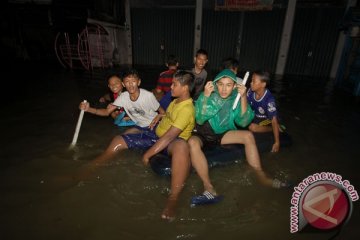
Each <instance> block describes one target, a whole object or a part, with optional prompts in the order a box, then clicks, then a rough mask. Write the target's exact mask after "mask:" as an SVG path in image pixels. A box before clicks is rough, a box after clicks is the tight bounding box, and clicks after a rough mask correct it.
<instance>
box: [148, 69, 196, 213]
mask: <svg viewBox="0 0 360 240" xmlns="http://www.w3.org/2000/svg"><path fill="white" fill-rule="evenodd" d="M193 86H194V75H193V74H192V73H190V72H187V71H178V72H176V73H175V75H174V79H173V82H172V85H171V94H172V96H173V97H176V99H174V100H173V101H172V102H171V103H170V105H169V107H168V108H167V110H166V113H165V115H164V116H162V119H161V121H160V123H159V125H158V126H157V128H156V131H155V132H156V136H155V139H154V140H155V141H156V143H155V144H154V145H153V146H152V147H151V148H150V149H148V150H147V151H146V152H145V153H144V155H143V162H144V164H148V163H149V159H150V158H151V157H152V156H154V155H155V154H157V153H160V152H162V151H164V150H165V151H167V154H169V155H170V156H171V159H172V161H171V169H172V170H171V192H170V195H169V197H168V201H167V204H166V206H165V209H164V210H163V213H162V215H161V217H162V218H163V219H168V220H171V219H173V218H174V216H175V206H176V202H177V199H178V197H179V194H180V192H181V190H182V188H183V186H184V183H185V180H186V178H187V176H188V174H189V170H190V152H189V146H188V143H187V140H188V139H189V138H190V136H191V131H192V130H193V128H194V126H195V108H194V105H193V103H192V98H191V97H190V92H191V90H192V88H193ZM142 137H144V136H142ZM156 138H157V139H156Z"/></svg>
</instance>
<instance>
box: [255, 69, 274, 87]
mask: <svg viewBox="0 0 360 240" xmlns="http://www.w3.org/2000/svg"><path fill="white" fill-rule="evenodd" d="M253 74H256V75H258V76H259V78H260V81H261V82H264V83H266V86H268V85H269V84H270V73H269V72H267V71H263V70H256V71H254V72H253Z"/></svg>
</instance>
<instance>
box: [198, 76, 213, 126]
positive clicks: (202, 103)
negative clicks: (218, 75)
mask: <svg viewBox="0 0 360 240" xmlns="http://www.w3.org/2000/svg"><path fill="white" fill-rule="evenodd" d="M213 91H214V84H213V82H211V81H209V82H207V83H206V84H205V87H204V92H203V94H200V96H199V98H198V99H197V100H196V103H195V108H196V111H195V112H196V116H195V118H196V122H197V123H198V124H200V125H201V124H204V122H206V121H207V120H209V119H210V116H208V111H207V110H208V108H209V107H210V106H208V104H207V102H208V100H209V97H210V95H211V93H212V92H213Z"/></svg>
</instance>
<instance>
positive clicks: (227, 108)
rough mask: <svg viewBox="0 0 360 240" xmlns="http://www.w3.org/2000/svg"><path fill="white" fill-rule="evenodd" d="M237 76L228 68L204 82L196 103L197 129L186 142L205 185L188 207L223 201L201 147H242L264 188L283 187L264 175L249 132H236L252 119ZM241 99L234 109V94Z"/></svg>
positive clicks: (244, 91)
mask: <svg viewBox="0 0 360 240" xmlns="http://www.w3.org/2000/svg"><path fill="white" fill-rule="evenodd" d="M236 80H237V79H236V75H235V74H234V72H232V71H231V70H229V69H225V70H223V71H221V72H220V73H219V74H218V75H217V76H216V77H215V79H214V81H213V82H207V83H206V85H205V89H204V91H203V92H202V93H201V94H200V96H199V98H198V99H197V101H196V103H195V109H196V115H195V119H196V127H195V129H194V132H193V135H192V137H191V138H190V139H189V140H188V143H189V147H190V157H191V163H192V166H193V167H194V169H195V170H196V172H197V174H198V175H199V177H200V179H201V180H202V182H203V185H204V193H203V194H201V195H199V196H195V197H193V198H192V199H191V206H196V205H201V204H208V203H216V202H219V201H220V200H221V199H222V196H219V195H217V193H216V191H215V188H214V186H213V185H212V184H211V181H210V177H209V169H208V162H207V160H206V157H205V155H204V152H203V150H202V149H203V148H209V147H210V148H211V147H214V146H217V145H224V144H244V146H245V154H246V160H247V162H248V163H249V165H250V166H251V167H252V168H253V169H254V170H255V173H256V176H257V178H258V179H259V181H260V182H261V183H262V184H264V185H267V186H272V187H276V188H279V187H282V185H283V184H282V183H281V182H280V181H279V180H277V179H274V180H273V179H271V178H269V177H267V176H266V174H265V172H264V171H263V170H262V167H261V163H260V157H259V152H258V149H257V146H256V143H255V139H254V136H253V134H252V132H250V131H248V130H237V126H241V127H246V126H247V125H248V124H249V123H251V121H252V119H253V118H254V112H253V110H252V109H251V107H250V106H249V104H248V103H247V98H246V87H245V86H244V85H242V84H236V83H237V81H236ZM238 93H239V94H240V95H241V100H240V102H239V104H238V105H237V106H236V108H235V109H234V110H232V105H233V103H234V100H235V98H236V95H237V94H238Z"/></svg>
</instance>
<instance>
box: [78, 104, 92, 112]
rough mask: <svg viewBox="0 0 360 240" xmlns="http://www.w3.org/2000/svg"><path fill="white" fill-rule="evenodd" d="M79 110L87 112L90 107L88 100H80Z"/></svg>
mask: <svg viewBox="0 0 360 240" xmlns="http://www.w3.org/2000/svg"><path fill="white" fill-rule="evenodd" d="M79 108H80V110H84V111H85V112H87V111H88V110H89V108H90V103H88V102H81V103H80V105H79Z"/></svg>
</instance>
